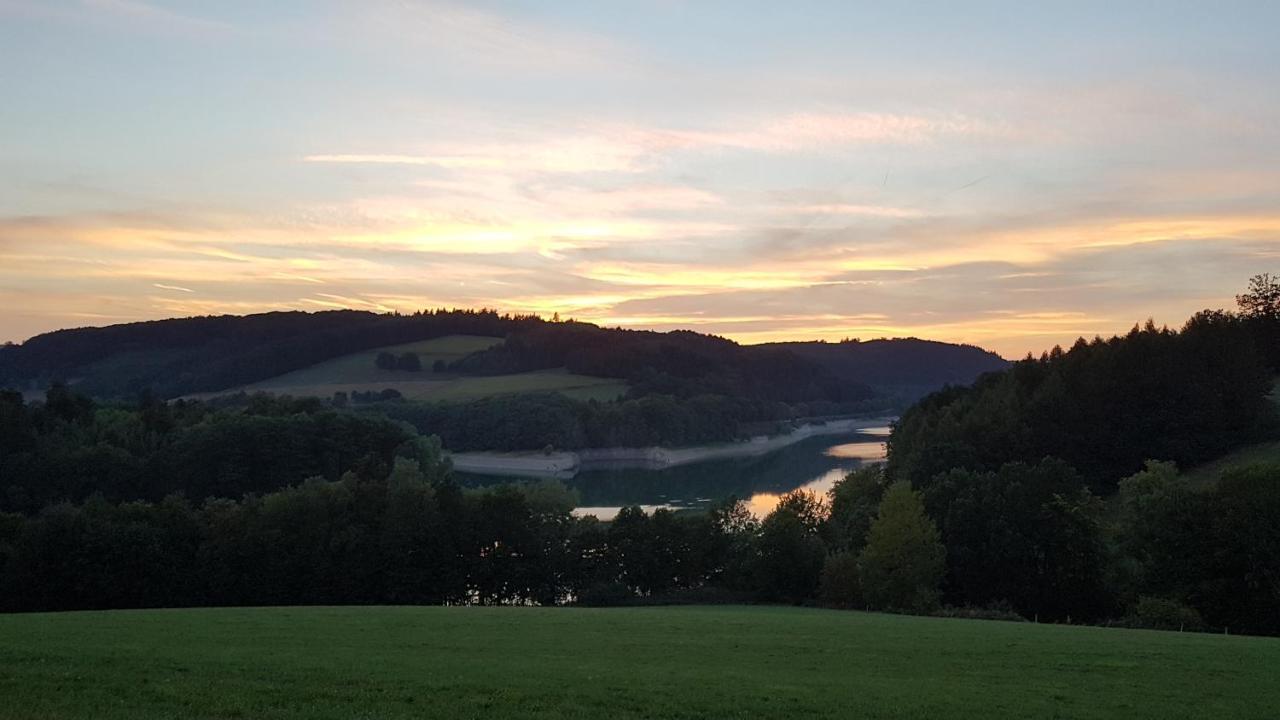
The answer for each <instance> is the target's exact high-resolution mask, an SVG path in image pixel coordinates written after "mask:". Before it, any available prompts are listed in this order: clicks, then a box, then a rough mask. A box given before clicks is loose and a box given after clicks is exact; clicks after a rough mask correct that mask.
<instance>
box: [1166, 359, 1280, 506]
mask: <svg viewBox="0 0 1280 720" xmlns="http://www.w3.org/2000/svg"><path fill="white" fill-rule="evenodd" d="M1267 399H1268V400H1270V401H1271V404H1272V405H1273V406H1274V407H1275V409H1276V415H1280V378H1278V379H1277V380H1276V381H1275V382H1274V383H1273V384H1272V387H1271V394H1270V395H1268V396H1267ZM1271 432H1272V433H1273V434H1274V433H1275V432H1276V429H1275V428H1272V430H1271ZM1262 463H1280V438H1276V439H1274V440H1268V441H1265V442H1260V443H1255V444H1253V445H1246V446H1245V447H1242V448H1239V449H1237V450H1234V451H1232V452H1229V453H1227V454H1226V455H1223V456H1222V457H1220V458H1216V459H1214V460H1211V461H1209V462H1207V463H1204V464H1202V465H1198V466H1196V467H1193V468H1190V469H1189V470H1187V471H1186V476H1187V477H1188V478H1189V479H1191V480H1193V481H1195V482H1198V483H1201V484H1209V483H1216V482H1217V481H1218V478H1219V477H1221V476H1222V472H1223V471H1224V470H1229V469H1231V468H1234V467H1241V466H1244V465H1258V464H1262Z"/></svg>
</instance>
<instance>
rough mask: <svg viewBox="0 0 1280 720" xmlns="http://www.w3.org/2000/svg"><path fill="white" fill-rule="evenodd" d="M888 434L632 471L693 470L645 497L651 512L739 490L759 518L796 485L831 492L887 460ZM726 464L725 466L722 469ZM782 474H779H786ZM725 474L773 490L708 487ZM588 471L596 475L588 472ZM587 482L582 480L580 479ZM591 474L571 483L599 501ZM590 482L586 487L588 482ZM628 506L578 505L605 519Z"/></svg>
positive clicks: (872, 432)
mask: <svg viewBox="0 0 1280 720" xmlns="http://www.w3.org/2000/svg"><path fill="white" fill-rule="evenodd" d="M884 437H888V428H872V429H867V430H861V432H859V433H856V434H854V436H849V437H828V438H814V439H813V441H806V442H804V443H797V445H796V446H792V447H791V448H786V450H781V451H778V452H776V454H772V455H771V456H768V459H767V460H765V461H764V462H760V464H753V462H742V461H712V462H703V464H700V465H694V466H687V468H673V469H671V470H641V471H632V473H646V474H649V475H652V477H654V478H660V477H663V475H671V474H676V471H677V470H678V471H681V474H685V475H689V477H687V478H684V480H685V487H684V488H680V487H678V486H677V487H675V488H664V489H668V492H667V493H659V495H658V496H655V497H654V498H653V500H652V501H650V502H649V503H644V502H641V503H639V505H640V506H641V507H643V509H644V510H645V512H653V511H654V510H657V509H659V507H666V509H671V510H680V509H690V507H709V506H712V505H714V503H716V502H719V501H722V500H724V498H726V497H728V496H730V495H735V496H737V497H746V507H748V509H749V510H750V511H751V514H753V515H755V516H756V518H764V516H765V515H768V514H769V512H771V511H773V509H774V507H776V506H777V503H778V500H780V498H781V497H782V496H783V495H786V493H787V492H790V491H794V489H796V488H804V489H808V491H812V492H815V493H818V495H826V493H827V491H829V489H831V488H832V486H835V484H836V482H837V480H840V479H841V478H844V477H845V475H847V474H849V471H850V470H854V469H855V468H859V466H861V465H864V464H868V462H881V461H883V460H884V441H883V439H882V438H884ZM722 466H724V468H722ZM780 471H781V477H778V475H780ZM721 473H737V474H739V475H740V479H741V480H744V482H742V483H741V484H742V486H745V487H749V488H750V487H753V486H755V484H756V483H753V482H751V480H753V475H754V477H755V478H756V479H759V480H760V483H759V484H765V486H774V487H769V489H754V491H753V492H749V493H742V492H737V491H736V488H735V492H723V491H722V492H716V488H713V487H705V486H704V482H708V479H709V478H713V477H714V475H717V474H721ZM584 475H590V474H589V473H586V474H584ZM635 479H636V482H637V483H640V482H643V480H644V479H648V478H643V477H640V478H635ZM580 482H581V484H580ZM590 482H591V478H589V477H580V478H575V480H571V482H570V484H571V486H579V492H581V493H584V495H591V497H590V500H595V498H596V497H595V493H589V492H584V491H589V489H591V488H590ZM584 486H585V487H584ZM699 488H701V489H704V491H708V492H707V495H713V496H714V497H696V496H695V497H692V498H690V500H682V498H678V497H673V492H671V491H677V492H678V489H686V491H694V492H695V493H698V492H699ZM600 500H608V497H602V498H600ZM620 500H621V501H622V502H627V500H625V498H620ZM621 509H622V505H613V503H608V505H607V503H603V502H602V503H599V505H596V503H590V505H582V506H580V507H576V509H575V510H573V514H575V515H580V516H585V515H595V516H596V518H599V519H600V520H612V519H613V518H614V516H616V515H617V514H618V511H620V510H621Z"/></svg>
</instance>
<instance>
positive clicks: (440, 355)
mask: <svg viewBox="0 0 1280 720" xmlns="http://www.w3.org/2000/svg"><path fill="white" fill-rule="evenodd" d="M499 342H502V339H501V338H494V337H479V336H474V335H450V336H448V337H442V338H436V339H434V340H423V341H421V342H414V343H407V344H404V345H393V346H388V347H380V348H375V349H373V350H365V351H362V352H357V353H352V354H350V355H343V356H342V357H338V358H334V359H333V360H327V361H325V362H322V363H319V364H316V365H312V366H311V367H307V368H302V369H301V370H295V371H293V372H290V373H286V374H284V375H280V376H277V377H274V378H269V379H267V380H262V381H259V382H256V383H253V384H251V385H246V386H244V387H240V388H235V389H234V390H232V391H227V392H238V391H240V390H243V391H245V392H271V393H278V394H288V395H294V396H313V397H324V398H327V397H332V396H333V394H334V393H336V392H345V393H352V392H367V391H370V390H372V391H375V392H376V391H379V390H385V389H387V388H391V389H394V390H396V391H398V392H399V393H400V394H401V395H403V396H404V397H406V398H409V399H411V400H445V401H457V400H474V399H476V398H482V397H489V396H492V395H503V394H508V393H525V392H560V393H563V394H565V395H568V396H570V397H572V398H575V399H579V400H588V399H592V398H594V399H597V400H601V401H605V400H613V399H614V398H617V397H618V396H620V395H622V394H623V393H625V392H626V391H627V386H626V383H624V382H622V381H620V380H616V379H613V378H601V377H593V376H590V375H574V374H572V373H568V372H564V371H562V370H560V371H557V370H548V371H540V372H528V373H517V374H513V375H498V376H493V377H467V376H461V375H457V374H454V373H435V372H432V370H431V366H432V365H433V364H434V363H435V361H437V360H443V361H445V362H446V363H448V362H453V361H454V360H458V359H460V358H462V357H465V356H466V355H469V354H471V353H473V352H477V351H479V350H484V349H485V348H488V347H492V346H493V345H495V344H496V343H499ZM380 352H390V353H393V354H396V355H399V354H402V353H406V352H413V353H417V354H418V358H419V360H421V362H422V367H423V370H422V371H421V372H416V373H410V372H403V371H395V370H382V369H380V368H378V367H377V366H376V365H375V364H374V360H375V358H376V357H377V355H378V353H380ZM210 394H211V393H205V394H204V395H205V396H208V395H210ZM212 394H224V393H212Z"/></svg>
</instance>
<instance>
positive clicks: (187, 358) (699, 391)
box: [0, 310, 1004, 403]
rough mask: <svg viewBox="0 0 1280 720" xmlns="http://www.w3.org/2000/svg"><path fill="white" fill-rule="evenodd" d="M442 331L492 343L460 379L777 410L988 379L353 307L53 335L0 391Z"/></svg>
mask: <svg viewBox="0 0 1280 720" xmlns="http://www.w3.org/2000/svg"><path fill="white" fill-rule="evenodd" d="M448 335H477V336H488V337H498V338H503V339H504V340H505V342H503V343H501V344H498V345H496V346H495V347H493V348H491V349H489V350H485V351H481V352H477V353H475V354H473V355H471V356H468V357H465V358H463V359H461V360H460V361H458V362H456V363H454V364H453V366H452V367H451V368H450V370H452V371H455V372H459V373H464V374H470V375H501V374H507V373H515V372H525V371H531V370H543V369H550V368H566V369H568V370H569V371H570V372H574V373H581V374H585V375H594V376H601V377H609V378H621V379H625V380H626V381H628V382H629V383H630V384H631V386H632V387H633V388H634V390H635V393H636V394H638V395H645V394H664V395H671V396H675V397H693V396H697V395H705V394H714V395H725V396H738V397H746V398H754V399H758V400H762V401H778V402H790V403H794V402H815V401H821V402H828V401H829V402H833V403H849V402H858V401H862V400H866V399H868V398H871V397H873V396H875V395H876V394H877V392H876V389H873V386H877V387H878V386H913V387H921V388H925V389H936V388H938V387H941V386H942V385H944V384H954V383H968V382H971V381H972V380H973V379H974V378H975V377H976V376H977V375H978V374H980V373H981V372H984V371H987V370H993V369H1000V368H1001V367H1003V366H1004V362H1003V361H1002V360H1000V359H999V358H998V357H996V356H994V355H992V354H990V353H986V352H985V351H982V350H979V349H977V348H972V347H964V346H956V345H948V344H945V343H931V342H925V341H920V340H884V341H873V342H866V343H840V344H839V345H825V344H822V343H792V344H776V345H756V346H748V345H739V344H738V343H735V342H733V341H730V340H727V339H725V338H721V337H716V336H713V335H703V334H699V333H695V332H691V331H674V332H666V333H659V332H650V331H637V330H622V329H610V328H601V327H597V326H595V325H591V324H588V323H580V322H552V321H546V320H543V319H541V318H538V317H534V316H521V315H502V314H499V313H497V312H495V311H491V310H452V311H443V310H442V311H428V312H422V313H415V314H412V315H398V314H381V315H380V314H375V313H369V312H359V311H353V310H339V311H328V312H316V313H306V312H274V313H265V314H259V315H247V316H231V315H227V316H217V317H195V318H182V319H171V320H158V321H151V322H139V323H129V324H122V325H112V326H108V327H101V328H79V329H70V330H59V331H56V332H51V333H47V334H44V335H39V336H36V337H34V338H31V339H30V340H28V341H26V342H25V343H22V344H20V345H12V346H7V347H4V348H0V387H10V388H18V389H24V390H40V389H43V388H44V387H47V386H48V385H49V384H50V383H51V382H54V381H66V382H70V383H72V384H74V385H75V387H76V388H77V390H78V391H80V392H83V393H87V394H90V395H95V396H98V397H107V398H110V397H120V398H131V397H136V396H137V395H138V394H140V393H142V392H144V391H150V392H151V393H154V394H155V395H157V396H159V397H166V398H171V397H178V396H181V395H185V394H189V393H197V392H216V391H220V390H226V389H230V388H235V387H239V386H242V385H245V384H248V383H253V382H257V381H260V380H265V379H268V378H272V377H275V376H278V375H281V374H283V373H287V372H291V371H294V370H298V369H301V368H305V367H309V366H311V365H314V364H316V363H320V362H323V361H326V360H330V359H333V358H336V357H339V356H342V355H346V354H349V353H354V352H360V351H364V350H370V349H373V348H379V347H384V346H390V345H396V344H400V343H408V342H415V341H420V340H427V339H431V338H437V337H443V336H448Z"/></svg>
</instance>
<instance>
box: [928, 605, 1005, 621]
mask: <svg viewBox="0 0 1280 720" xmlns="http://www.w3.org/2000/svg"><path fill="white" fill-rule="evenodd" d="M931 614H932V615H933V616H934V617H944V618H961V619H965V620H1004V621H1007V622H1026V621H1027V619H1026V618H1025V617H1023V616H1021V615H1019V614H1018V611H1016V610H1014V609H1013V605H1011V604H1009V603H1007V602H997V603H992V604H990V605H987V606H986V607H978V606H975V605H964V606H962V607H955V606H951V605H948V606H945V607H942V608H939V609H937V610H935V611H933V613H931Z"/></svg>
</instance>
